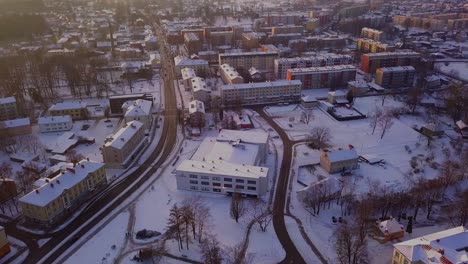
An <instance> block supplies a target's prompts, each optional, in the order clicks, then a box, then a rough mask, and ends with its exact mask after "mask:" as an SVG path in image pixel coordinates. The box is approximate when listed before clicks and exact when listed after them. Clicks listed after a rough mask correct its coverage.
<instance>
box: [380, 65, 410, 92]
mask: <svg viewBox="0 0 468 264" xmlns="http://www.w3.org/2000/svg"><path fill="white" fill-rule="evenodd" d="M415 74H416V70H415V69H414V67H413V66H400V67H387V68H378V69H377V71H376V72H375V83H376V84H378V85H380V86H382V87H383V88H403V87H413V84H414V77H415Z"/></svg>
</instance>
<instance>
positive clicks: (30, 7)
mask: <svg viewBox="0 0 468 264" xmlns="http://www.w3.org/2000/svg"><path fill="white" fill-rule="evenodd" d="M44 10H45V6H44V3H43V2H42V0H0V14H5V13H11V12H14V13H34V12H41V11H44Z"/></svg>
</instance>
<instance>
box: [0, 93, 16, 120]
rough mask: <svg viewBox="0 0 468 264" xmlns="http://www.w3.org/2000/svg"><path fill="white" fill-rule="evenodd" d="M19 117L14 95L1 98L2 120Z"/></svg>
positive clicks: (0, 114) (0, 118)
mask: <svg viewBox="0 0 468 264" xmlns="http://www.w3.org/2000/svg"><path fill="white" fill-rule="evenodd" d="M17 117H18V109H17V108H16V99H15V98H14V97H13V96H12V97H4V98H0V121H4V120H9V119H15V118H17Z"/></svg>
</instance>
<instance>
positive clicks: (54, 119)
mask: <svg viewBox="0 0 468 264" xmlns="http://www.w3.org/2000/svg"><path fill="white" fill-rule="evenodd" d="M67 122H72V118H71V116H69V115H63V116H44V117H39V120H38V121H37V123H38V124H39V125H42V124H55V123H67Z"/></svg>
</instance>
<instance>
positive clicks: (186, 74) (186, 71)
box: [180, 68, 197, 91]
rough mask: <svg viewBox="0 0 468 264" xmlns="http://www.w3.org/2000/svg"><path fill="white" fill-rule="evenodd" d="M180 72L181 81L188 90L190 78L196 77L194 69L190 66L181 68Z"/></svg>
mask: <svg viewBox="0 0 468 264" xmlns="http://www.w3.org/2000/svg"><path fill="white" fill-rule="evenodd" d="M180 73H181V74H182V83H183V84H184V87H185V90H186V91H190V89H191V86H190V83H191V82H192V78H195V77H197V74H196V73H195V70H194V69H192V68H183V69H182V70H181V71H180Z"/></svg>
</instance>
